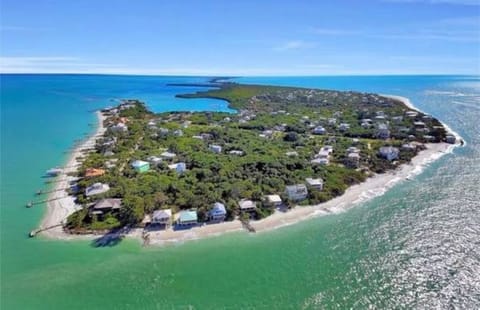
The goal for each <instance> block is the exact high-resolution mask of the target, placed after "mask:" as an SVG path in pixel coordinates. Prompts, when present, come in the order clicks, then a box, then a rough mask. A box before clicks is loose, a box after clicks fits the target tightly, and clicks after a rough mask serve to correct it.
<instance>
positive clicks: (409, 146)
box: [402, 143, 417, 152]
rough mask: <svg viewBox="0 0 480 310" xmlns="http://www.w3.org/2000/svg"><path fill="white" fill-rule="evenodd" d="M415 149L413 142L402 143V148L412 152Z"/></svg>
mask: <svg viewBox="0 0 480 310" xmlns="http://www.w3.org/2000/svg"><path fill="white" fill-rule="evenodd" d="M416 149H417V147H416V146H415V145H414V144H413V143H405V144H402V150H405V151H409V152H413V151H415V150H416Z"/></svg>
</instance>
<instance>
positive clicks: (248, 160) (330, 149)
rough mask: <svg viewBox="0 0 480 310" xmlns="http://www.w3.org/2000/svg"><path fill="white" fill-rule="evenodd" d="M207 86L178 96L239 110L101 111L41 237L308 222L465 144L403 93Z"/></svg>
mask: <svg viewBox="0 0 480 310" xmlns="http://www.w3.org/2000/svg"><path fill="white" fill-rule="evenodd" d="M205 86H210V89H207V90H205V91H201V92H197V93H193V94H181V95H178V97H181V98H215V99H221V100H225V101H227V102H228V104H229V107H230V108H231V109H233V110H235V111H236V112H234V113H225V112H168V113H159V114H154V113H152V112H151V111H149V110H148V109H147V107H146V105H145V103H143V102H141V101H139V100H135V99H125V100H122V102H121V103H120V104H119V105H118V106H115V107H109V108H105V109H103V110H102V111H100V112H99V126H98V130H97V133H96V134H95V135H94V136H92V137H91V138H90V139H89V140H88V141H86V142H85V143H84V144H83V145H81V146H79V148H77V150H76V152H74V154H73V155H72V158H71V160H70V162H69V164H67V165H68V166H69V167H74V168H70V169H65V171H63V172H62V173H63V174H65V175H66V180H65V182H63V183H62V184H61V185H59V186H57V187H61V186H64V187H65V188H66V189H67V192H68V199H70V201H69V202H68V201H66V200H65V199H63V198H64V197H60V196H57V197H55V196H53V197H51V198H58V199H53V200H54V201H53V202H52V203H51V205H50V206H49V210H48V211H47V216H46V219H45V220H44V222H43V223H42V227H43V228H41V230H45V229H46V231H45V233H47V234H48V231H52V230H55V229H50V227H56V231H57V233H56V234H55V233H52V235H55V236H59V235H60V234H62V236H63V237H65V235H68V236H74V235H90V236H91V235H98V234H108V233H112V232H114V233H118V232H122V234H127V235H128V234H130V235H135V236H139V237H142V238H143V240H144V242H146V243H150V242H151V239H152V236H153V235H154V234H157V235H159V236H160V237H158V238H159V240H163V241H165V240H176V237H178V236H176V235H175V234H183V236H185V234H186V233H185V231H198V234H195V236H194V237H192V239H194V238H197V237H199V236H200V235H202V234H201V230H202V229H204V230H205V231H207V232H208V233H206V234H205V235H212V234H218V233H221V232H224V231H230V230H238V229H242V228H246V229H247V230H248V231H256V230H258V229H260V230H265V229H268V228H269V227H270V228H271V227H277V226H281V224H282V223H283V224H285V223H291V222H295V221H296V220H299V219H302V218H306V217H308V216H310V215H311V214H312V212H313V211H311V210H309V208H310V209H311V208H316V210H317V211H318V210H323V211H324V212H325V213H328V212H331V211H332V208H333V209H334V208H335V206H338V205H339V204H344V203H345V202H347V203H348V202H352V201H354V200H355V201H357V200H358V199H359V196H361V193H363V190H366V189H368V188H365V189H362V190H360V189H359V190H360V192H358V191H359V190H357V192H355V194H354V193H353V192H352V193H351V194H350V196H348V195H347V194H345V192H346V191H347V190H350V189H351V188H353V187H355V186H360V185H361V184H366V183H368V182H369V180H371V181H370V182H374V181H373V180H377V181H375V182H376V183H375V184H377V186H379V185H381V186H385V183H388V182H387V181H388V179H385V178H384V179H382V178H381V176H383V175H388V174H389V173H390V174H392V173H395V171H397V172H398V170H399V169H401V167H405V166H406V165H405V164H408V163H410V164H411V162H412V160H415V158H419V157H420V156H419V154H420V153H421V152H427V151H428V150H430V152H433V153H444V152H445V151H446V150H447V149H448V147H449V145H453V144H458V143H459V139H458V137H456V136H455V135H454V134H452V133H451V132H449V130H448V128H446V126H444V125H443V124H442V123H441V122H440V121H439V120H437V119H436V118H434V117H432V116H430V115H427V114H425V113H423V112H421V111H418V110H416V109H414V108H413V106H411V105H409V104H408V102H406V101H405V100H401V99H402V98H397V97H390V96H382V95H378V94H371V93H360V92H353V91H333V90H320V89H306V88H297V87H279V86H262V85H245V84H237V83H232V82H229V81H215V83H214V84H212V85H205ZM212 87H213V88H212ZM429 155H431V153H429ZM53 195H58V192H55V194H53ZM341 197H345V199H346V200H347V201H343V202H340V201H339V200H338V199H341ZM62 199H63V202H62ZM329 203H330V205H328V204H329ZM61 204H63V205H61ZM332 204H335V205H332ZM312 206H315V207H312ZM302 209H303V210H304V211H301V210H302ZM59 210H63V211H59ZM312 210H313V209H312ZM289 214H290V215H289ZM295 214H297V215H295ZM269 218H272V220H270V221H269ZM282 218H283V220H282ZM229 223H230V224H229ZM257 223H258V224H257ZM279 223H280V224H279ZM215 226H217V227H218V228H211V227H215ZM221 227H223V228H221ZM47 228H48V229H47ZM162 236H164V237H162ZM175 236H176V237H175ZM153 243H155V242H153ZM159 243H160V242H159Z"/></svg>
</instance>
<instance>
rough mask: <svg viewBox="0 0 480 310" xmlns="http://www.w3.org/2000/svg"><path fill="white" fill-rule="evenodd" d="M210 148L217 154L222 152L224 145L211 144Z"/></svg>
mask: <svg viewBox="0 0 480 310" xmlns="http://www.w3.org/2000/svg"><path fill="white" fill-rule="evenodd" d="M208 149H209V150H210V151H212V152H214V153H216V154H220V153H222V147H221V146H220V145H216V144H210V145H209V146H208Z"/></svg>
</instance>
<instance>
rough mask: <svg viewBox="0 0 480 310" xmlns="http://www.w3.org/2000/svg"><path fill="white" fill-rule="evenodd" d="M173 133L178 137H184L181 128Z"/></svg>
mask: <svg viewBox="0 0 480 310" xmlns="http://www.w3.org/2000/svg"><path fill="white" fill-rule="evenodd" d="M173 135H174V136H176V137H182V136H183V131H182V130H181V129H177V130H174V131H173Z"/></svg>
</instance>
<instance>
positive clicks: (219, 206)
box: [208, 202, 227, 222]
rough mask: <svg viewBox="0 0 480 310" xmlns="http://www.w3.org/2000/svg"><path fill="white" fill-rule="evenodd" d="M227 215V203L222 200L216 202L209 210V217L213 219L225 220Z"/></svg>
mask: <svg viewBox="0 0 480 310" xmlns="http://www.w3.org/2000/svg"><path fill="white" fill-rule="evenodd" d="M226 216H227V210H226V209H225V205H224V204H223V203H220V202H215V203H214V204H213V207H212V209H210V211H208V218H209V219H210V220H212V221H220V222H221V221H224V220H225V217H226Z"/></svg>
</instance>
